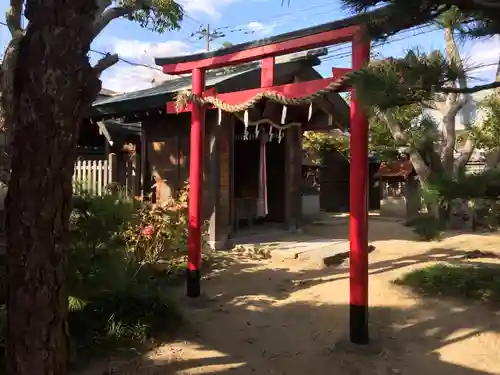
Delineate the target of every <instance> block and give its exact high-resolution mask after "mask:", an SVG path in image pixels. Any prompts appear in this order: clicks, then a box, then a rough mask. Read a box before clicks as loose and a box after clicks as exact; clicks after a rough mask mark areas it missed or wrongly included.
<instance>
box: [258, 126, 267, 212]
mask: <svg viewBox="0 0 500 375" xmlns="http://www.w3.org/2000/svg"><path fill="white" fill-rule="evenodd" d="M266 143H267V134H265V133H264V132H262V133H261V136H260V157H259V197H258V199H257V217H265V216H267V214H268V210H267V162H266Z"/></svg>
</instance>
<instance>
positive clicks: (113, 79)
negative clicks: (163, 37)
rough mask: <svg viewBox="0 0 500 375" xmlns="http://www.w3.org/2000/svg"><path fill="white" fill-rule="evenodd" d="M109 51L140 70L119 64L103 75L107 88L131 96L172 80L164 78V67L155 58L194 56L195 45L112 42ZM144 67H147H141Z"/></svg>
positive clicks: (177, 42)
mask: <svg viewBox="0 0 500 375" xmlns="http://www.w3.org/2000/svg"><path fill="white" fill-rule="evenodd" d="M106 44H107V48H106V50H107V51H110V52H111V53H117V54H118V56H120V58H122V59H124V60H127V61H130V62H132V63H134V64H137V65H138V66H134V65H132V64H127V63H126V62H123V61H121V62H119V63H118V64H116V65H115V66H113V67H111V68H109V69H108V70H106V71H105V72H104V74H103V75H102V77H101V78H102V80H103V87H104V88H107V89H110V90H113V91H117V92H128V91H135V90H140V89H145V88H149V87H152V86H153V82H154V83H159V82H163V81H165V80H167V79H169V78H171V77H169V76H167V75H166V74H163V72H162V71H161V67H159V66H157V65H155V62H154V59H155V57H167V56H176V55H183V54H186V53H189V52H191V50H190V48H191V45H190V44H188V43H185V42H182V41H175V40H174V41H168V42H161V43H148V42H143V41H139V40H127V39H118V38H113V39H108V40H107V41H106ZM140 65H144V66H140Z"/></svg>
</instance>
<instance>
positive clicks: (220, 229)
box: [209, 112, 233, 250]
mask: <svg viewBox="0 0 500 375" xmlns="http://www.w3.org/2000/svg"><path fill="white" fill-rule="evenodd" d="M232 120H233V117H232V115H230V114H227V113H224V112H223V114H222V119H221V123H220V125H217V126H216V128H215V131H214V132H213V133H212V134H211V136H212V142H213V144H212V147H213V148H214V149H213V151H212V153H211V157H210V163H211V168H210V174H211V178H210V181H211V184H212V185H213V186H212V188H213V203H214V205H213V210H212V215H211V217H210V231H209V241H210V244H211V246H212V247H213V248H214V249H215V250H223V249H227V248H228V246H229V233H230V230H231V223H232V221H231V206H230V199H231V190H230V187H231V186H230V167H231V166H230V155H231V147H232V142H233V140H232V132H233V124H232Z"/></svg>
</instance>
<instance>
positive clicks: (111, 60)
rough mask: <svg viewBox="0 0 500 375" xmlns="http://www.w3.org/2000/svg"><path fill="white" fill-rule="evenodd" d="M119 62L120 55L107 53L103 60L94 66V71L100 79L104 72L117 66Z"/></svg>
mask: <svg viewBox="0 0 500 375" xmlns="http://www.w3.org/2000/svg"><path fill="white" fill-rule="evenodd" d="M117 62H118V55H117V54H111V53H107V54H106V55H105V56H104V57H103V58H101V59H100V60H99V61H98V62H97V63H96V64H95V66H94V70H95V72H96V73H97V76H98V77H99V76H100V75H101V74H102V72H104V71H105V70H106V69H108V68H109V67H111V66H113V65H115V64H116V63H117Z"/></svg>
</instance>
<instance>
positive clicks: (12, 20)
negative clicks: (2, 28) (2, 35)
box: [5, 0, 23, 37]
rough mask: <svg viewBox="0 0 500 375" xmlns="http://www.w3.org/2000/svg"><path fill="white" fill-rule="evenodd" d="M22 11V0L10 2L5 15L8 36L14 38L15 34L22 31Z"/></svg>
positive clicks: (11, 0)
mask: <svg viewBox="0 0 500 375" xmlns="http://www.w3.org/2000/svg"><path fill="white" fill-rule="evenodd" d="M22 10H23V0H10V7H9V10H8V11H7V14H6V15H5V20H6V21H7V27H8V28H9V31H10V35H11V36H12V37H14V36H15V35H16V33H17V32H20V31H22V28H21V14H22Z"/></svg>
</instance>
